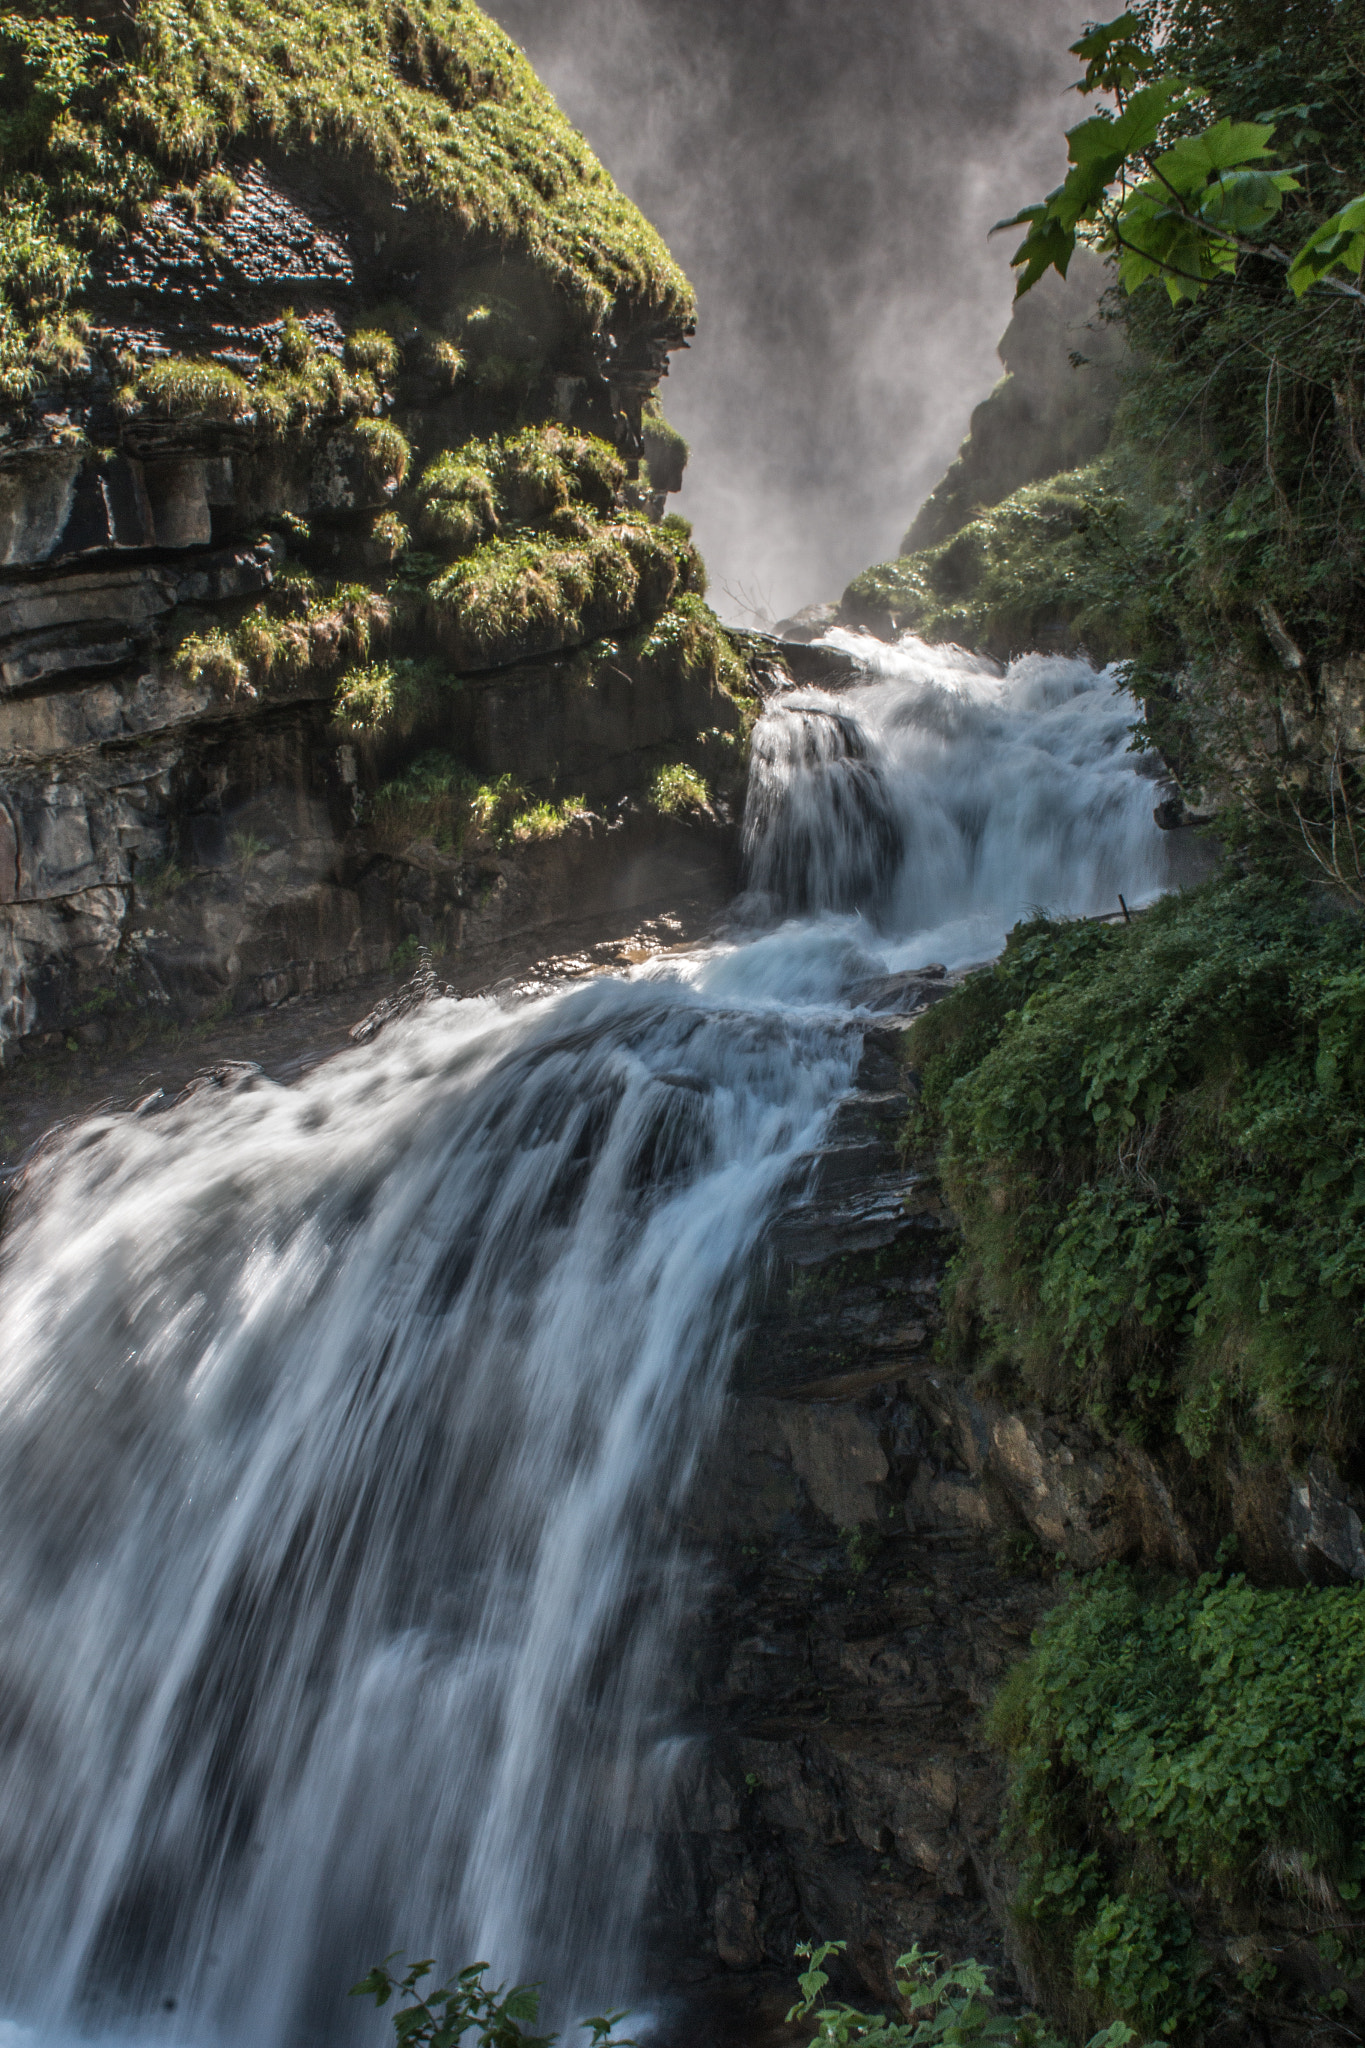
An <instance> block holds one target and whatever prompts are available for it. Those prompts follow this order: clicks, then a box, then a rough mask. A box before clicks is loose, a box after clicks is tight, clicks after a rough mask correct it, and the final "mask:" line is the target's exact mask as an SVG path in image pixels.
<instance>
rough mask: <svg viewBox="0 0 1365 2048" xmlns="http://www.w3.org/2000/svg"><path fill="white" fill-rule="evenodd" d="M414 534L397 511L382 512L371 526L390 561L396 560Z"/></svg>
mask: <svg viewBox="0 0 1365 2048" xmlns="http://www.w3.org/2000/svg"><path fill="white" fill-rule="evenodd" d="M411 538H412V536H411V535H410V534H409V532H408V529H407V527H406V526H404V524H403V522H402V520H401V519H400V518H399V517H398V514H397V513H396V512H381V513H380V514H379V515H378V517H377V518H376V519H375V520H374V522H373V523H372V525H371V527H370V539H371V540H372V541H374V542H375V543H376V544H377V545H378V546H379V547H380V548H381V549H382V550H383V551H384V554H385V555H386V556H387V558H388V560H389V561H390V562H396V561H397V560H398V557H399V556H400V555H401V554H402V552H403V550H404V549H405V548H406V547H407V545H408V542H409V540H410V539H411Z"/></svg>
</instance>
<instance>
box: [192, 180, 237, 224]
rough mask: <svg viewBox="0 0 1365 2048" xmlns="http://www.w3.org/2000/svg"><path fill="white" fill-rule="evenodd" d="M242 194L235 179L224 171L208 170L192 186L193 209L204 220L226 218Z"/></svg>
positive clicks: (221, 219)
mask: <svg viewBox="0 0 1365 2048" xmlns="http://www.w3.org/2000/svg"><path fill="white" fill-rule="evenodd" d="M241 196H242V190H241V187H240V185H238V183H237V180H236V179H235V178H233V177H230V176H229V175H228V173H227V172H226V171H223V170H218V171H209V172H207V173H206V174H205V175H204V176H203V177H202V178H201V179H200V180H199V183H198V184H197V185H196V186H195V188H194V203H195V211H196V212H197V213H198V214H200V215H201V216H202V217H203V218H204V219H205V220H218V221H223V220H226V219H227V217H228V215H229V214H230V213H231V212H232V209H233V208H234V207H235V206H236V204H237V202H238V200H239V199H240V198H241Z"/></svg>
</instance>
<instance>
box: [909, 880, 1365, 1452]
mask: <svg viewBox="0 0 1365 2048" xmlns="http://www.w3.org/2000/svg"><path fill="white" fill-rule="evenodd" d="M1325 909H1326V906H1325V905H1323V904H1321V903H1318V902H1315V901H1314V900H1312V899H1311V898H1307V897H1305V895H1304V894H1303V893H1302V892H1301V891H1300V890H1298V889H1296V888H1295V887H1293V886H1292V885H1290V884H1285V883H1281V882H1277V881H1273V880H1267V879H1265V878H1255V877H1252V878H1243V877H1230V878H1226V879H1223V880H1220V881H1218V882H1215V883H1212V884H1209V885H1208V886H1206V887H1205V888H1203V889H1201V890H1196V891H1191V892H1189V893H1188V894H1186V895H1183V896H1173V897H1169V898H1167V899H1165V900H1164V901H1162V902H1161V903H1158V904H1156V905H1154V906H1153V907H1152V908H1151V909H1150V910H1148V911H1146V912H1144V913H1143V915H1142V916H1141V917H1140V918H1138V919H1136V920H1135V921H1134V922H1133V924H1132V925H1131V926H1122V925H1119V926H1110V925H1100V924H1085V923H1082V924H1069V925H1056V924H1051V923H1049V922H1047V921H1046V920H1041V919H1040V920H1037V921H1035V922H1034V923H1031V924H1027V925H1022V926H1020V927H1018V928H1017V930H1016V931H1015V932H1014V933H1013V934H1012V935H1011V939H1010V943H1009V946H1008V948H1007V950H1006V953H1005V955H1004V956H1003V958H1002V960H1001V961H1000V963H999V964H998V966H996V967H995V968H993V969H988V970H984V971H983V972H981V973H979V974H977V975H974V976H972V977H971V978H970V979H969V980H968V981H967V982H966V983H965V984H964V985H963V987H962V988H961V989H960V990H958V991H956V992H955V993H953V994H952V995H950V996H949V997H947V998H946V999H945V1000H944V1001H943V1002H942V1003H941V1004H938V1005H936V1006H935V1008H934V1009H933V1010H931V1011H929V1012H928V1013H927V1014H926V1016H925V1017H924V1018H923V1019H922V1020H921V1021H920V1022H918V1023H917V1024H916V1025H915V1026H914V1028H913V1031H912V1034H911V1049H912V1053H913V1056H914V1058H915V1060H916V1062H917V1064H919V1065H920V1067H921V1069H922V1074H923V1085H924V1095H923V1102H924V1111H923V1115H924V1118H925V1119H926V1121H927V1122H928V1124H929V1126H930V1128H931V1130H932V1131H934V1132H936V1133H937V1134H938V1135H939V1136H940V1139H941V1142H942V1144H943V1166H944V1174H945V1185H946V1187H947V1189H948V1192H949V1194H950V1196H951V1199H952V1201H953V1205H954V1207H955V1209H956V1210H957V1213H958V1215H959V1217H960V1218H961V1221H962V1225H963V1231H964V1238H965V1246H964V1251H963V1253H962V1255H961V1258H960V1259H959V1261H958V1264H957V1266H956V1269H955V1275H954V1279H953V1285H952V1315H953V1328H954V1332H955V1336H954V1348H955V1350H956V1352H957V1355H959V1356H961V1357H962V1358H963V1359H964V1360H967V1361H970V1360H977V1361H980V1360H982V1359H983V1358H984V1359H986V1360H993V1361H994V1365H995V1369H996V1371H997V1372H999V1373H1001V1374H1004V1375H1006V1376H1007V1378H1008V1379H1009V1380H1010V1381H1011V1382H1013V1383H1014V1384H1016V1385H1021V1386H1022V1387H1023V1388H1024V1389H1026V1390H1027V1391H1028V1392H1029V1393H1031V1394H1032V1395H1033V1396H1034V1397H1035V1398H1037V1399H1039V1400H1041V1401H1044V1402H1046V1403H1048V1404H1049V1405H1055V1406H1056V1407H1058V1408H1061V1409H1066V1410H1069V1411H1070V1412H1072V1413H1085V1414H1089V1415H1091V1416H1093V1417H1094V1418H1095V1419H1096V1420H1098V1421H1099V1422H1100V1423H1101V1424H1102V1425H1103V1426H1105V1427H1107V1428H1109V1429H1112V1430H1121V1431H1124V1432H1126V1433H1128V1434H1129V1435H1132V1436H1135V1437H1138V1438H1151V1439H1154V1440H1157V1441H1160V1440H1162V1439H1164V1438H1167V1437H1169V1436H1171V1435H1173V1434H1174V1435H1175V1436H1178V1437H1179V1438H1180V1439H1181V1440H1182V1441H1183V1443H1184V1445H1185V1447H1186V1449H1187V1450H1188V1451H1189V1453H1190V1454H1191V1455H1192V1456H1194V1457H1195V1458H1196V1459H1204V1458H1209V1459H1211V1460H1213V1461H1215V1463H1216V1460H1217V1458H1218V1457H1219V1456H1221V1455H1222V1454H1223V1453H1224V1452H1226V1451H1227V1450H1229V1449H1231V1448H1232V1447H1233V1445H1234V1444H1235V1445H1236V1446H1238V1447H1239V1450H1240V1454H1241V1456H1242V1457H1243V1458H1247V1457H1250V1456H1254V1455H1255V1453H1256V1451H1257V1449H1259V1451H1260V1453H1261V1454H1262V1455H1264V1456H1283V1455H1285V1454H1286V1453H1288V1454H1300V1453H1304V1452H1306V1451H1308V1450H1309V1449H1312V1448H1313V1447H1315V1446H1326V1447H1327V1448H1329V1449H1331V1450H1334V1451H1338V1452H1345V1451H1347V1450H1349V1447H1350V1446H1351V1445H1352V1444H1353V1443H1354V1442H1355V1440H1356V1436H1357V1434H1358V1431H1359V1429H1360V1426H1361V1422H1362V1419H1365V1388H1363V1387H1362V1382H1361V1376H1360V1371H1359V1357H1360V1347H1361V1339H1362V1335H1363V1334H1365V1093H1362V1088H1365V938H1363V937H1362V927H1361V925H1360V922H1359V920H1358V919H1357V918H1356V917H1354V916H1352V915H1345V914H1342V915H1336V916H1332V915H1324V914H1323V913H1324V910H1325Z"/></svg>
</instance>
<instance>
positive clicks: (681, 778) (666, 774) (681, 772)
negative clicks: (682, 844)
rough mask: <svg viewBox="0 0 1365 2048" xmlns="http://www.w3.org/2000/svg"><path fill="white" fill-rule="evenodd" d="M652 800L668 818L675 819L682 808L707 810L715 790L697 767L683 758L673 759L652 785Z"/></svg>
mask: <svg viewBox="0 0 1365 2048" xmlns="http://www.w3.org/2000/svg"><path fill="white" fill-rule="evenodd" d="M649 800H650V802H651V803H652V804H653V806H654V808H655V810H656V811H662V812H663V814H664V816H665V817H666V818H675V817H677V816H678V814H679V812H681V811H704V810H705V809H706V807H707V805H708V804H709V803H710V801H711V792H710V790H709V789H708V788H707V787H706V781H705V778H704V777H703V776H700V775H698V773H697V771H696V769H695V768H689V767H688V766H687V765H686V763H685V762H683V761H670V762H669V763H667V765H666V766H664V767H663V768H661V769H660V770H659V772H658V774H657V775H656V776H655V777H654V780H653V782H652V783H651V784H650V789H649Z"/></svg>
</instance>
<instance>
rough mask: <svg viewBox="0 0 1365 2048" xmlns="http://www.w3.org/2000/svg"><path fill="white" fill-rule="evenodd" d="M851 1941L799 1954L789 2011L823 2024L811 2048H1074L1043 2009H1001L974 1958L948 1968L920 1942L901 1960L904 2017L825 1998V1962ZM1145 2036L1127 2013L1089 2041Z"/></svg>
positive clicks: (1103, 2045)
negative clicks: (938, 2047)
mask: <svg viewBox="0 0 1365 2048" xmlns="http://www.w3.org/2000/svg"><path fill="white" fill-rule="evenodd" d="M846 1947H847V1943H846V1942H842V1941H826V1942H822V1943H821V1944H820V1945H819V1947H818V1948H817V1947H815V1946H814V1945H813V1944H812V1943H810V1942H804V1943H802V1945H801V1946H800V1947H799V1948H798V1949H797V1951H796V1953H797V1955H798V1956H804V1957H806V1958H807V1967H806V1968H805V1969H804V1970H803V1971H802V1972H801V1975H800V1977H799V1978H798V1980H797V1981H798V1983H799V1984H800V1987H801V1996H800V1998H799V1999H798V2000H797V2002H796V2004H795V2005H794V2006H793V2007H792V2009H791V2011H790V2012H789V2013H788V2014H787V2023H788V2025H791V2024H792V2022H793V2021H796V2020H814V2021H815V2023H816V2027H817V2032H816V2034H815V2037H814V2040H813V2041H812V2043H811V2048H817V2044H820V2048H824V2044H828V2048H855V2044H857V2048H934V2044H935V2043H942V2044H943V2048H971V2044H972V2043H976V2042H986V2041H996V2042H999V2043H1000V2044H1001V2048H1066V2043H1065V2042H1064V2041H1059V2040H1058V2038H1057V2036H1056V2034H1054V2033H1053V2031H1052V2029H1051V2028H1050V2027H1049V2026H1048V2025H1047V2024H1046V2022H1045V2021H1043V2020H1040V2019H1039V2017H1038V2015H1037V2014H1036V2013H1018V2014H1013V2015H1011V2014H1009V2013H1000V2012H997V2011H996V2010H995V2009H994V2008H995V2000H994V1998H993V1996H992V1994H991V1986H990V1976H989V1973H988V1972H987V1971H985V1970H983V1969H982V1967H981V1965H980V1964H979V1963H978V1962H975V1961H974V1960H971V1959H969V1960H968V1961H967V1962H965V1963H948V1964H946V1965H945V1966H944V1967H942V1968H940V1967H939V1965H940V1963H941V1960H942V1959H941V1958H940V1957H939V1956H938V1955H937V1954H935V1953H934V1951H933V1950H932V1949H931V1950H928V1951H927V1952H926V1951H924V1950H922V1949H921V1948H920V1946H919V1943H918V1942H916V1943H915V1945H914V1947H913V1948H912V1949H911V1950H910V1951H909V1953H908V1954H907V1955H903V1956H901V1957H899V1958H898V1960H897V1962H896V1966H895V1983H896V1993H897V1996H898V1998H899V1999H900V2002H901V2006H902V2010H903V2011H904V2012H905V2014H906V2015H907V2017H906V2018H904V2019H899V2020H891V2019H887V2018H886V2016H885V2014H883V2013H876V2014H871V2013H865V2012H860V2011H859V2010H858V2008H857V2007H856V2006H851V2005H846V2004H844V2003H842V2002H839V2001H831V2002H830V2003H828V2004H821V2003H820V2001H821V1999H822V1998H823V1996H824V1993H825V1991H826V1989H827V1987H828V1985H829V1973H828V1971H827V1970H826V1969H825V1968H824V1965H825V1963H827V1962H828V1961H829V1958H830V1957H831V1956H832V1955H836V1954H838V1953H839V1952H840V1951H842V1950H843V1949H844V1948H846ZM1136 2040H1137V2036H1136V2035H1135V2034H1134V2033H1133V2031H1132V2029H1131V2028H1130V2027H1128V2026H1127V2025H1125V2024H1124V2023H1123V2021H1121V2020H1119V2021H1116V2022H1112V2023H1111V2024H1110V2025H1109V2026H1107V2027H1106V2028H1105V2029H1104V2031H1103V2032H1102V2033H1099V2034H1096V2035H1095V2036H1094V2038H1093V2039H1092V2040H1091V2041H1090V2042H1089V2043H1088V2044H1087V2048H1128V2044H1129V2043H1132V2042H1135V2041H1136Z"/></svg>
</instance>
